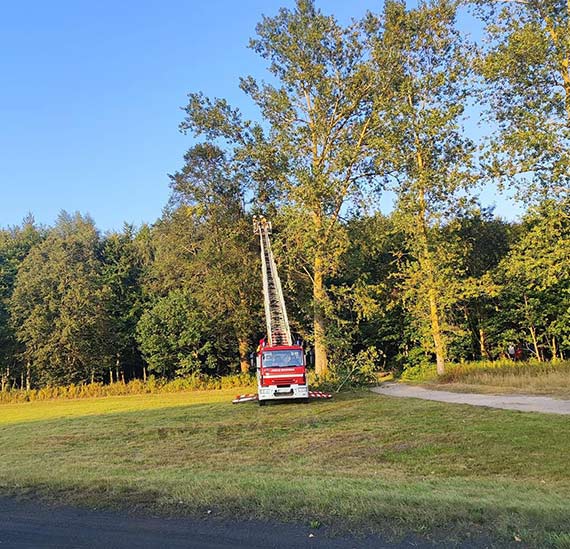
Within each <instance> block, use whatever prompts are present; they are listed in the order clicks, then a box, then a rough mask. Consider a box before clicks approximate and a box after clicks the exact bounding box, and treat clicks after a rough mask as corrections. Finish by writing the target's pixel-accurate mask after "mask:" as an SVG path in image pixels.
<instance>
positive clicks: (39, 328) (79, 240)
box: [10, 213, 112, 384]
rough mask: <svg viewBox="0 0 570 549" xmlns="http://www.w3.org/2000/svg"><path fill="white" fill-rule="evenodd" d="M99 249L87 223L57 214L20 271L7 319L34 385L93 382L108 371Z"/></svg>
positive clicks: (107, 326) (105, 294) (107, 325)
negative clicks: (29, 370)
mask: <svg viewBox="0 0 570 549" xmlns="http://www.w3.org/2000/svg"><path fill="white" fill-rule="evenodd" d="M99 246H100V241H99V234H98V232H97V229H96V228H95V226H94V224H93V221H92V220H91V219H90V218H88V217H83V216H81V215H79V214H75V215H73V216H72V215H69V214H66V213H62V214H61V215H60V216H59V218H58V221H57V223H56V225H55V227H54V228H53V229H51V230H50V232H49V234H48V235H47V237H46V239H45V240H44V241H43V242H41V243H40V244H38V245H37V246H35V247H34V248H33V249H32V250H31V252H30V253H29V254H28V255H27V257H26V259H25V260H24V261H23V263H22V265H21V266H20V268H19V271H18V276H17V280H16V285H15V288H14V292H13V295H12V298H11V300H10V313H11V317H12V321H13V322H14V325H15V327H16V336H17V338H18V341H19V342H20V343H21V344H22V345H23V346H24V350H23V353H22V355H23V357H24V358H25V360H26V362H29V363H30V365H31V368H32V374H35V376H36V379H35V381H36V382H38V381H39V382H40V383H53V384H63V383H71V382H83V381H90V380H91V381H92V380H94V379H101V378H102V375H103V372H104V371H108V366H109V364H110V361H111V355H112V352H111V350H110V342H111V341H112V337H111V333H110V331H111V323H110V322H109V319H108V314H107V313H108V301H109V297H110V293H109V290H108V289H107V288H106V287H105V286H104V283H103V280H102V276H101V261H100V257H99Z"/></svg>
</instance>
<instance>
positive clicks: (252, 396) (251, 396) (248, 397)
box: [232, 391, 332, 404]
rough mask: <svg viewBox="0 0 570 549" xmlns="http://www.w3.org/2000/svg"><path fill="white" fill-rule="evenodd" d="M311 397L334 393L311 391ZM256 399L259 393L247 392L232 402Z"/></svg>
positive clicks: (328, 395) (327, 395) (325, 396)
mask: <svg viewBox="0 0 570 549" xmlns="http://www.w3.org/2000/svg"><path fill="white" fill-rule="evenodd" d="M309 398H332V395H331V394H330V393H323V392H322V391H309ZM254 400H258V396H257V393H247V394H245V395H237V396H236V397H235V398H234V399H233V400H232V404H241V403H242V402H252V401H254Z"/></svg>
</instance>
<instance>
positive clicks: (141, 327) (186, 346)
mask: <svg viewBox="0 0 570 549" xmlns="http://www.w3.org/2000/svg"><path fill="white" fill-rule="evenodd" d="M211 333H212V330H211V319H209V318H208V316H207V315H206V314H205V313H204V312H203V311H202V310H201V309H200V308H199V306H198V304H197V302H196V300H195V299H193V298H192V296H190V295H189V294H188V293H186V292H184V291H181V290H173V291H172V292H170V293H169V294H168V295H167V296H166V297H164V298H161V299H159V300H158V301H157V302H156V304H155V305H154V306H153V307H152V308H150V309H148V310H147V311H145V313H144V314H143V315H142V317H141V319H140V321H139V323H138V325H137V339H138V341H139V344H140V348H141V351H142V353H143V356H144V357H145V359H146V361H147V363H148V368H149V371H150V372H153V373H155V374H158V375H160V376H164V377H167V378H173V377H177V376H186V375H189V374H194V373H199V372H200V371H201V370H202V369H204V370H205V371H215V370H216V368H217V365H218V357H219V356H220V354H221V351H223V349H220V348H218V347H217V342H216V341H215V340H212V339H211Z"/></svg>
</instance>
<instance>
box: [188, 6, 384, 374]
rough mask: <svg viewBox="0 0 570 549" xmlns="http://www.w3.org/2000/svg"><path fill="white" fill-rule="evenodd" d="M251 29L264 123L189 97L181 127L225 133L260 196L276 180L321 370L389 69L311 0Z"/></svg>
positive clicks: (254, 88) (249, 82)
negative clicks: (334, 284) (375, 69)
mask: <svg viewBox="0 0 570 549" xmlns="http://www.w3.org/2000/svg"><path fill="white" fill-rule="evenodd" d="M256 30H257V36H256V37H255V38H254V39H252V40H251V42H250V46H251V48H252V49H253V50H254V51H255V52H257V53H258V54H259V55H261V57H262V58H264V59H266V60H267V61H268V62H269V71H270V73H271V82H272V83H266V82H259V81H256V80H255V79H254V78H253V77H247V78H244V79H243V80H242V81H241V87H242V89H243V90H244V91H245V92H246V93H247V94H248V95H249V96H250V97H251V98H252V99H253V101H254V102H255V104H256V105H257V106H258V107H259V109H260V112H261V115H262V121H261V122H259V123H253V122H250V121H245V120H243V119H242V117H241V115H240V113H239V111H237V110H235V109H232V108H231V107H230V106H229V105H228V104H227V102H225V101H224V100H220V99H216V100H209V99H207V98H205V97H204V96H203V95H201V94H190V96H189V98H190V101H189V103H188V106H187V107H186V113H187V117H186V119H185V121H184V122H183V124H182V126H181V127H182V129H183V130H188V131H192V132H194V133H195V134H202V135H205V136H206V137H207V138H211V139H216V138H223V139H225V140H226V141H227V142H228V143H229V144H230V146H231V147H233V149H234V151H235V155H236V158H238V159H241V160H242V161H243V163H244V165H246V166H247V167H248V168H249V169H250V173H251V177H252V179H253V180H254V181H256V182H257V183H258V184H259V185H260V188H261V190H259V191H256V193H257V194H258V195H259V196H260V197H262V198H263V199H264V198H265V197H266V195H267V189H268V188H269V189H270V190H271V185H270V184H275V185H276V187H275V189H276V191H278V194H277V196H278V197H279V199H280V201H281V203H282V204H286V205H287V210H286V211H287V225H288V227H289V229H290V231H289V234H291V233H295V234H294V237H295V238H294V239H292V240H291V241H290V246H291V247H293V246H294V245H297V246H298V247H299V249H301V250H302V254H301V257H302V261H303V265H302V266H300V267H302V271H303V273H304V276H306V277H307V278H308V280H310V284H311V286H312V298H313V330H314V345H315V366H316V371H317V372H318V373H319V374H325V373H326V372H327V370H328V352H327V337H326V336H327V319H326V313H325V310H326V303H327V277H328V276H330V275H331V274H332V273H334V271H335V269H336V267H337V265H338V259H339V257H340V254H341V253H342V250H343V249H344V245H345V242H346V237H345V233H344V229H343V227H342V226H341V224H340V223H339V220H340V217H341V215H342V214H343V213H344V212H345V211H346V208H347V207H348V205H349V204H350V203H351V202H352V201H353V200H355V199H357V198H359V197H361V195H362V192H363V191H364V189H365V188H366V186H367V184H369V183H370V180H371V178H372V177H373V176H374V175H375V173H376V172H375V170H374V165H373V163H372V162H371V152H372V151H371V148H370V144H371V140H372V138H373V136H374V135H375V134H377V133H378V131H379V127H380V121H379V118H378V111H377V110H376V109H375V108H374V101H373V97H374V96H378V95H379V94H380V93H381V92H382V91H383V90H384V89H385V88H389V86H390V78H389V76H388V75H389V73H388V71H384V73H383V74H384V75H385V76H386V78H385V79H384V81H382V79H378V78H374V77H373V74H372V71H371V67H370V63H369V56H368V53H367V51H366V50H365V48H364V47H363V45H362V41H361V31H360V26H359V25H357V24H352V25H350V26H348V27H346V28H344V27H342V26H341V25H340V24H339V23H338V22H337V21H336V20H335V18H334V17H332V16H326V15H324V14H323V13H322V12H321V11H319V10H318V9H317V8H316V7H315V5H314V2H313V1H312V0H298V1H297V2H296V5H295V8H294V9H285V8H283V9H281V10H280V11H279V13H278V15H276V16H275V17H264V18H263V20H262V21H261V22H260V23H259V25H258V26H257V29H256ZM379 82H380V84H379ZM300 270H301V269H300Z"/></svg>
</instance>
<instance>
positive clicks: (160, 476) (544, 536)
mask: <svg viewBox="0 0 570 549" xmlns="http://www.w3.org/2000/svg"><path fill="white" fill-rule="evenodd" d="M235 392H236V391H235V390H232V391H212V392H191V393H175V394H158V395H140V396H125V397H112V398H100V399H87V400H75V401H65V400H61V401H48V402H32V403H23V404H9V405H2V406H0V490H1V491H3V492H4V493H9V494H22V493H28V494H32V495H34V496H35V497H46V498H50V499H56V500H62V501H66V502H74V503H82V504H87V505H96V506H113V505H119V506H125V507H129V508H139V507H143V508H150V509H153V510H155V511H163V512H167V513H170V512H174V513H191V514H196V513H197V514H201V513H207V512H208V511H209V510H210V511H212V513H213V514H219V515H223V516H233V517H243V518H253V517H256V518H272V519H280V520H283V519H285V520H295V521H303V522H305V523H311V524H313V525H315V524H318V523H324V524H330V525H333V526H338V527H339V528H352V529H355V530H357V531H368V530H383V531H386V529H388V530H389V531H391V532H392V533H393V534H394V535H398V534H400V533H404V532H411V531H413V532H419V533H426V534H427V533H432V534H434V535H436V536H440V537H441V536H443V537H449V538H453V539H455V540H461V539H465V538H466V537H467V536H483V537H485V536H488V535H490V536H491V537H492V538H493V539H495V540H496V541H497V543H498V544H499V545H503V544H505V543H507V542H513V540H514V536H516V537H517V538H520V539H522V540H523V541H522V543H523V544H525V542H526V543H528V544H529V545H543V544H547V543H554V544H555V545H556V544H558V545H559V546H566V545H564V544H565V543H566V541H567V540H569V539H570V458H569V455H570V419H569V418H568V417H564V416H560V417H558V416H552V415H543V414H530V413H519V412H509V411H504V410H490V409H485V408H477V407H469V406H457V405H448V404H443V403H435V402H424V401H420V400H416V399H395V398H390V397H383V396H379V395H374V394H371V393H368V392H365V391H363V392H359V393H347V394H342V395H339V396H335V398H334V400H332V401H315V402H311V403H310V404H309V405H302V404H295V405H283V404H280V405H273V406H267V407H264V408H260V407H259V406H257V405H256V404H255V403H249V404H240V405H237V406H235V405H232V404H230V401H231V398H232V396H233V395H234V394H235ZM514 543H516V542H514ZM519 545H520V544H519Z"/></svg>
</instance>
